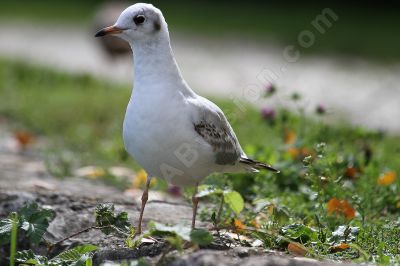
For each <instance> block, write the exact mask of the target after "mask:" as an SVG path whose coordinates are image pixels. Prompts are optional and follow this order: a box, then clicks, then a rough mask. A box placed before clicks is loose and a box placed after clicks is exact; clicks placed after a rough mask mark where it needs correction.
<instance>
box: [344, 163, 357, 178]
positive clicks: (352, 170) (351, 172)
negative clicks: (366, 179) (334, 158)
mask: <svg viewBox="0 0 400 266" xmlns="http://www.w3.org/2000/svg"><path fill="white" fill-rule="evenodd" d="M359 173H360V169H359V168H357V167H354V166H349V167H347V168H346V171H345V173H344V175H345V177H347V178H349V179H356V178H357V177H358V175H359Z"/></svg>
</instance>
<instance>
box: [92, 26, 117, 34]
mask: <svg viewBox="0 0 400 266" xmlns="http://www.w3.org/2000/svg"><path fill="white" fill-rule="evenodd" d="M122 31H123V29H120V28H118V27H115V26H110V27H106V28H104V29H102V30H100V31H98V32H97V33H96V35H94V37H102V36H106V35H110V34H117V33H121V32H122Z"/></svg>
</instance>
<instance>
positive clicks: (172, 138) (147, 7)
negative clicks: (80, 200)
mask: <svg viewBox="0 0 400 266" xmlns="http://www.w3.org/2000/svg"><path fill="white" fill-rule="evenodd" d="M108 34H113V35H116V36H119V37H120V38H122V39H124V40H125V41H127V42H128V43H129V44H130V46H131V48H132V50H133V55H134V84H133V87H134V89H133V92H132V96H131V99H130V101H129V104H128V107H127V109H126V114H125V119H124V125H123V138H124V144H125V148H126V150H127V151H128V153H129V154H130V155H131V156H133V157H134V159H135V160H136V161H137V162H139V164H140V165H141V166H142V167H143V168H144V169H145V170H146V172H147V173H148V177H147V182H146V188H145V190H144V192H143V195H142V207H141V212H140V217H139V225H138V228H137V233H138V234H140V233H141V224H142V218H143V211H144V208H145V205H146V202H147V199H148V190H149V184H150V180H151V178H152V177H158V178H163V179H165V180H166V181H168V182H169V183H171V184H175V185H178V186H195V188H196V189H195V193H194V194H193V197H192V202H193V217H192V228H194V227H195V221H196V213H197V205H198V199H197V198H196V194H197V186H198V184H199V182H201V181H202V180H203V179H204V178H205V177H207V176H208V175H210V174H211V173H214V172H224V173H225V172H229V173H232V172H241V171H252V172H258V169H267V170H271V171H275V172H279V171H277V170H276V169H274V168H272V167H271V166H269V165H267V164H264V163H260V162H257V161H255V160H252V159H249V158H247V156H246V154H245V153H244V152H243V150H242V148H241V147H240V144H239V142H238V140H237V138H236V135H235V133H234V131H233V129H232V127H231V126H230V124H229V122H228V120H227V119H226V117H225V115H224V113H223V112H222V111H221V109H220V108H219V107H218V106H217V105H215V104H214V103H212V102H211V101H209V100H208V99H206V98H203V97H201V96H199V95H197V94H196V93H195V92H194V91H193V90H192V89H191V88H190V87H189V86H188V84H187V83H186V82H185V80H184V79H183V77H182V75H181V72H180V70H179V67H178V65H177V63H176V61H175V58H174V56H173V53H172V49H171V45H170V37H169V32H168V25H167V23H166V21H165V19H164V16H163V14H162V13H161V11H160V10H159V9H158V8H156V7H154V6H153V5H151V4H144V3H138V4H135V5H132V6H130V7H128V8H127V9H125V10H124V11H123V12H122V13H121V15H120V16H119V18H118V19H117V22H116V23H115V24H114V25H113V26H110V27H106V28H104V29H102V30H100V31H99V32H98V33H97V34H96V35H95V36H96V37H99V36H104V35H108Z"/></svg>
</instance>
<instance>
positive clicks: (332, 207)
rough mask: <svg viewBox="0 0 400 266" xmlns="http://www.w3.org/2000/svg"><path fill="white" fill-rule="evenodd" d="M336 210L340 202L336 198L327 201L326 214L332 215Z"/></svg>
mask: <svg viewBox="0 0 400 266" xmlns="http://www.w3.org/2000/svg"><path fill="white" fill-rule="evenodd" d="M338 208H340V201H339V200H338V199H337V198H332V199H330V200H329V201H328V204H327V210H328V213H333V212H334V211H336V210H337V209H338Z"/></svg>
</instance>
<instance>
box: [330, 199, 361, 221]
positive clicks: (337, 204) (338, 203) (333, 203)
mask: <svg viewBox="0 0 400 266" xmlns="http://www.w3.org/2000/svg"><path fill="white" fill-rule="evenodd" d="M327 211H328V213H329V214H332V213H335V214H338V215H343V216H345V217H346V219H348V220H351V219H353V218H354V217H355V216H356V211H355V210H354V209H353V207H351V205H350V204H349V203H348V202H347V201H346V200H338V199H337V198H332V199H330V200H329V201H328V203H327Z"/></svg>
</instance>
